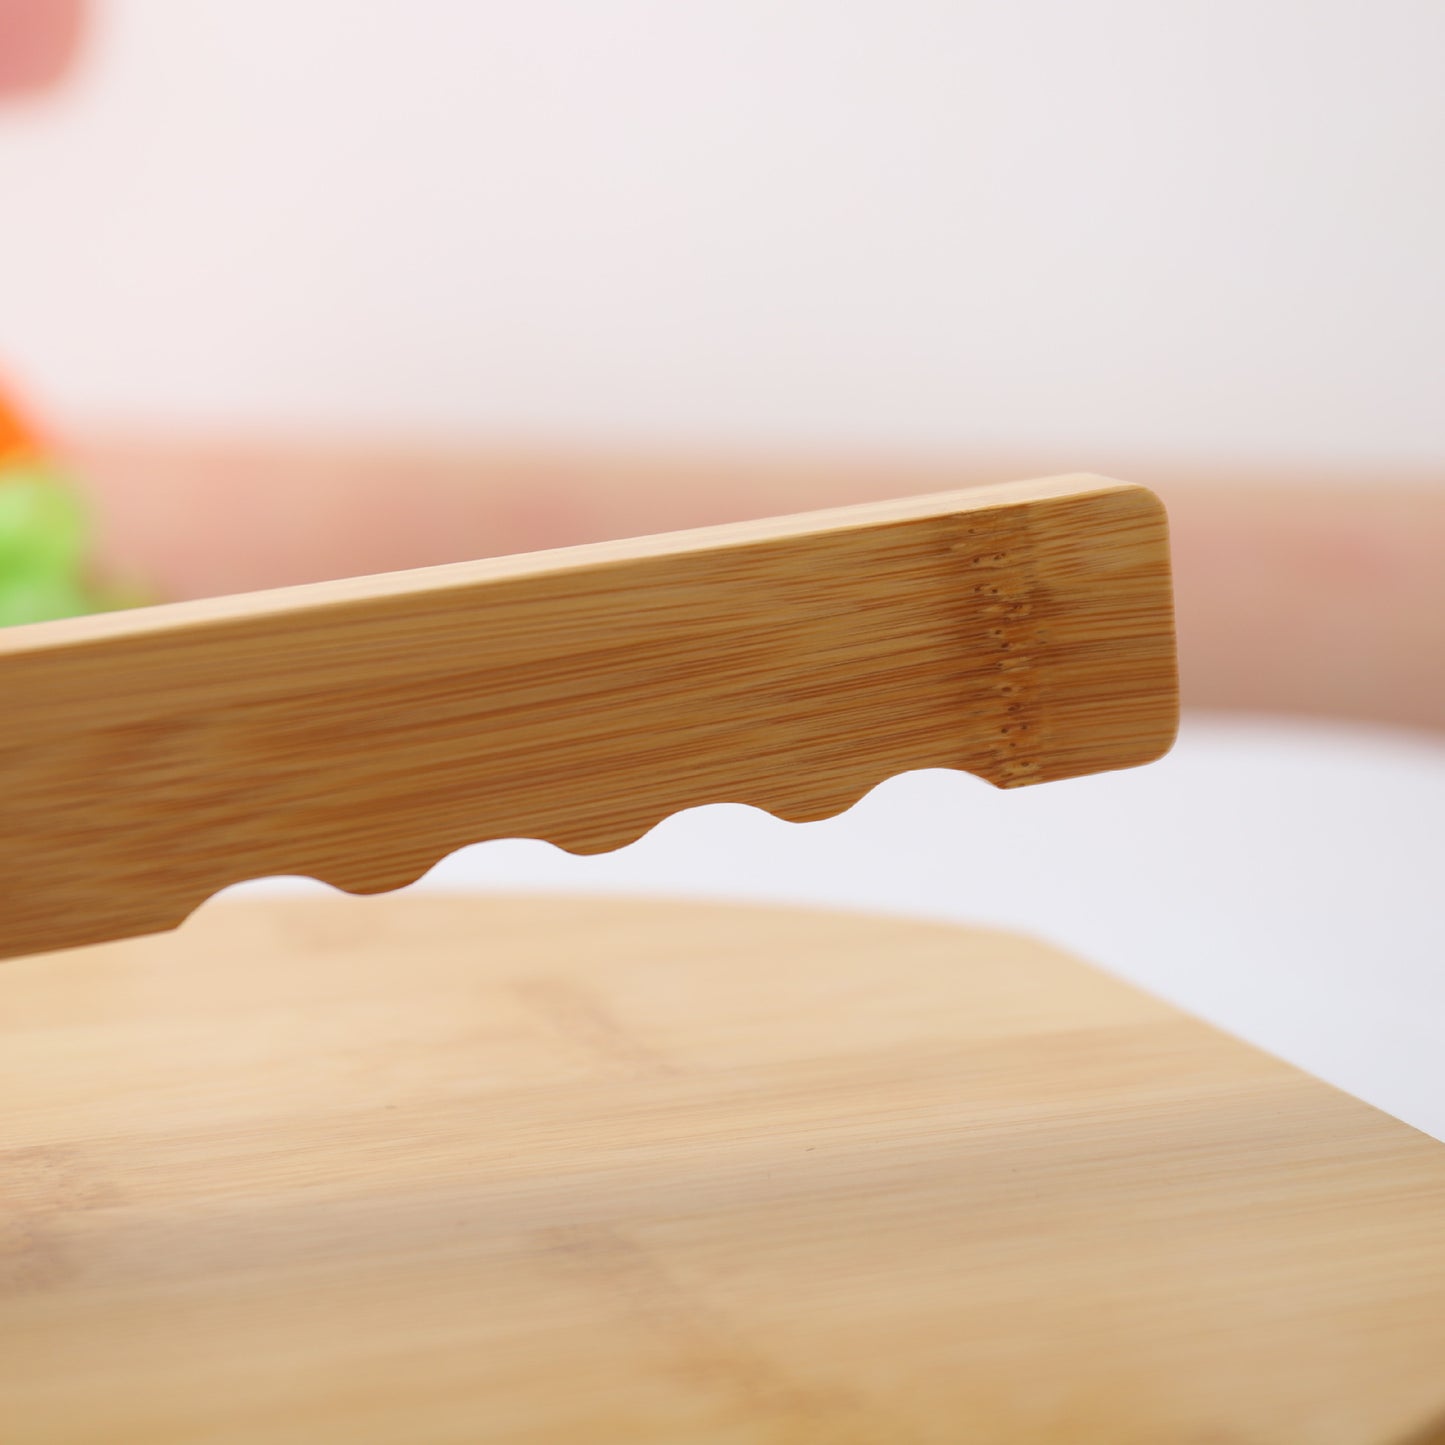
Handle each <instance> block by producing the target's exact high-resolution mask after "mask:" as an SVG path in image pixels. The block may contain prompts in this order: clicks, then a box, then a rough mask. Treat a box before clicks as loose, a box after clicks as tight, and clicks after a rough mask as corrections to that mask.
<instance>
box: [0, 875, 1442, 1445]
mask: <svg viewBox="0 0 1445 1445" xmlns="http://www.w3.org/2000/svg"><path fill="white" fill-rule="evenodd" d="M1121 906H1127V900H1126V899H1123V898H1121ZM0 1019H3V1023H4V1038H5V1047H4V1049H3V1051H0V1120H3V1145H0V1171H3V1172H0V1181H3V1182H0V1189H3V1199H4V1206H3V1210H0V1439H3V1440H4V1441H5V1445H42V1442H43V1445H92V1442H93V1445H182V1442H185V1445H194V1442H212V1445H239V1442H255V1441H265V1442H267V1445H317V1442H345V1445H443V1442H446V1445H481V1442H492V1441H496V1442H509V1445H510V1442H526V1445H683V1442H699V1445H700V1442H708V1445H723V1442H727V1445H801V1442H816V1445H865V1442H866V1445H923V1442H936V1445H956V1442H973V1441H977V1442H983V1445H994V1442H1000V1445H1012V1442H1037V1445H1043V1442H1049V1445H1093V1442H1097V1445H1161V1442H1176V1441H1178V1442H1191V1445H1206V1442H1207V1445H1367V1442H1368V1445H1385V1442H1403V1441H1404V1440H1406V1439H1419V1440H1425V1439H1429V1438H1433V1437H1432V1436H1430V1434H1429V1433H1428V1427H1429V1421H1430V1419H1431V1417H1432V1415H1434V1414H1435V1413H1436V1412H1439V1411H1442V1410H1445V1149H1442V1148H1441V1146H1440V1145H1438V1144H1436V1143H1434V1142H1433V1141H1431V1140H1429V1139H1427V1138H1425V1137H1424V1136H1422V1135H1420V1134H1417V1133H1415V1132H1414V1131H1412V1130H1410V1129H1408V1128H1406V1127H1405V1126H1403V1125H1401V1124H1399V1123H1396V1122H1394V1121H1392V1120H1390V1119H1389V1118H1386V1117H1385V1116H1383V1115H1381V1114H1379V1113H1377V1112H1375V1111H1374V1110H1372V1109H1369V1108H1367V1107H1366V1106H1364V1105H1362V1104H1360V1103H1358V1102H1356V1101H1354V1100H1352V1099H1350V1098H1348V1097H1346V1096H1344V1095H1342V1094H1339V1093H1337V1092H1335V1091H1333V1090H1331V1089H1329V1088H1327V1087H1325V1086H1324V1085H1322V1084H1320V1083H1318V1082H1316V1081H1314V1080H1312V1079H1310V1078H1308V1077H1306V1076H1305V1075H1303V1074H1301V1073H1299V1072H1297V1071H1295V1070H1294V1069H1291V1068H1289V1067H1287V1066H1286V1065H1284V1064H1281V1063H1278V1062H1276V1061H1274V1060H1272V1059H1270V1058H1268V1057H1266V1056H1264V1055H1263V1054H1260V1053H1257V1052H1255V1051H1253V1050H1252V1049H1249V1048H1247V1047H1245V1046H1244V1045H1242V1044H1239V1043H1236V1042H1234V1041H1232V1040H1230V1039H1228V1038H1226V1037H1224V1036H1223V1035H1221V1034H1219V1033H1216V1032H1214V1031H1213V1030H1211V1029H1209V1028H1208V1027H1206V1026H1204V1025H1203V1024H1200V1023H1197V1022H1194V1021H1192V1020H1190V1019H1188V1018H1186V1017H1184V1016H1182V1015H1180V1014H1178V1013H1176V1012H1174V1011H1173V1010H1171V1009H1170V1008H1168V1007H1166V1006H1165V1005H1163V1004H1161V1003H1158V1002H1156V1001H1154V1000H1151V999H1149V998H1147V997H1145V996H1143V995H1141V994H1138V993H1136V992H1134V991H1133V990H1131V989H1129V988H1126V987H1125V986H1123V985H1121V984H1119V983H1117V982H1114V981H1112V980H1110V979H1108V978H1106V977H1104V976H1102V975H1100V974H1098V973H1096V972H1094V971H1092V970H1090V969H1088V968H1086V967H1085V966H1083V965H1081V964H1079V963H1076V962H1074V961H1072V960H1070V959H1068V958H1067V957H1064V956H1062V955H1060V954H1058V953H1055V952H1054V951H1052V950H1050V949H1048V948H1045V947H1043V946H1041V945H1039V944H1036V943H1032V942H1028V941H1026V940H1021V939H1018V938H1012V937H1007V936H1002V935H998V934H991V933H981V932H969V931H964V930H960V929H956V928H951V927H944V926H932V925H924V924H917V923H901V922H892V921H887V920H877V919H868V918H858V917H844V916H835V915H828V914H821V913H818V914H810V913H802V912H788V911H781V910H778V911H771V910H749V909H734V908H726V907H720V906H707V907H703V906H695V907H692V906H686V905H682V904H662V903H643V902H620V901H613V902H603V901H585V900H565V899H563V900H558V899H550V898H539V899H528V900H523V899H493V900H482V899H471V900H450V899H437V898H416V897H403V898H388V899H378V900H354V899H352V900H338V899H320V900H312V899H303V900H288V901H277V902H271V903H265V904H262V903H241V902H235V901H227V900H222V901H220V902H219V903H217V904H215V905H213V906H211V907H208V908H206V909H203V910H202V911H201V913H200V914H199V915H198V916H197V917H195V918H194V919H192V920H191V921H190V922H189V923H188V924H187V925H186V926H185V927H184V928H182V929H181V930H180V931H179V932H177V933H174V934H170V935H164V936H160V937H156V938H150V939H143V940H132V941H128V942H123V943H118V944H112V945H106V946H102V947H96V948H88V949H83V950H78V951H74V952H68V953H56V954H50V955H47V956H44V957H34V958H26V959H20V960H18V961H15V962H12V963H10V964H7V965H6V966H5V967H4V968H3V969H0ZM1421 1430H1423V1431H1426V1433H1424V1434H1416V1433H1415V1432H1417V1431H1421Z"/></svg>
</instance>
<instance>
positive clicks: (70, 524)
mask: <svg viewBox="0 0 1445 1445" xmlns="http://www.w3.org/2000/svg"><path fill="white" fill-rule="evenodd" d="M88 545H89V528H88V527H87V525H86V516H85V507H84V504H83V503H82V501H81V498H80V495H79V493H78V492H77V491H76V489H75V488H74V487H73V486H72V485H71V483H70V482H69V480H68V479H67V478H66V477H65V476H63V475H62V474H61V473H59V472H57V471H56V470H54V469H53V468H51V467H49V466H47V465H46V464H45V463H44V462H42V461H38V460H35V459H32V458H25V459H23V460H21V459H14V460H11V461H8V462H6V463H3V464H0V627H14V626H16V625H18V624H20V623H23V622H49V621H53V620H54V619H55V618H58V617H79V616H83V615H84V614H85V613H88V612H104V611H108V610H109V609H110V608H111V607H112V606H113V605H115V604H114V602H113V601H111V600H108V599H107V598H106V596H105V594H104V593H103V592H101V591H99V590H97V589H96V588H95V587H94V586H93V585H92V584H91V582H90V580H89V578H88V577H87V575H86V566H85V564H86V554H87V551H88Z"/></svg>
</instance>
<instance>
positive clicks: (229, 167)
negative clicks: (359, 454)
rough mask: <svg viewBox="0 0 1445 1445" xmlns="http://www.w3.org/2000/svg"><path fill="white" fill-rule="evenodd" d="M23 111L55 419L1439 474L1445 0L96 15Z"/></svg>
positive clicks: (440, 6)
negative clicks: (997, 449) (80, 50)
mask: <svg viewBox="0 0 1445 1445" xmlns="http://www.w3.org/2000/svg"><path fill="white" fill-rule="evenodd" d="M96 9H97V11H98V21H99V23H98V25H97V27H96V31H95V34H94V35H93V36H92V43H91V45H90V46H89V49H88V52H87V54H86V56H85V57H84V62H83V64H82V67H81V69H80V71H79V73H78V74H77V75H76V77H75V78H74V81H73V83H72V84H71V85H70V86H68V87H67V88H66V89H65V90H64V91H63V92H61V93H59V94H58V95H56V96H55V97H54V98H52V99H48V100H44V101H41V102H38V103H31V104H26V105H11V106H9V107H6V108H4V109H0V365H3V364H4V363H5V362H6V360H7V359H8V363H9V365H10V367H11V368H12V369H13V370H14V372H15V373H16V374H17V375H19V376H21V377H22V378H24V379H25V380H26V381H27V382H28V383H30V384H32V385H33V386H34V387H35V388H36V389H37V390H38V391H39V392H40V393H41V400H42V401H44V402H46V403H47V404H48V405H49V407H50V408H51V410H52V412H56V411H58V412H59V413H60V414H63V415H65V416H71V415H80V414H84V415H86V416H96V415H103V416H107V417H120V418H122V419H134V418H136V417H142V418H146V417H150V418H158V419H163V420H164V419H181V420H186V421H191V422H214V423H218V424H224V423H256V424H264V425H267V426H280V425H286V426H288V427H298V428H308V427H316V426H324V427H326V428H328V429H331V430H337V429H345V430H347V431H350V432H355V431H356V430H358V429H363V430H371V431H373V432H377V433H383V432H384V433H388V434H390V433H398V432H400V433H408V434H411V433H415V434H422V435H425V436H428V437H431V436H437V435H443V436H459V437H469V436H482V437H490V436H494V435H496V434H497V433H498V432H499V431H504V432H511V433H524V434H533V433H541V434H544V435H545V436H546V437H548V438H552V437H554V436H556V435H557V434H558V433H559V432H568V431H571V432H576V433H578V434H580V435H588V436H597V435H611V434H613V433H616V434H621V435H625V436H627V437H629V438H631V437H637V436H639V435H650V434H661V433H669V434H685V435H687V436H697V437H712V436H718V437H726V438H727V439H729V440H732V439H736V438H748V439H758V440H764V441H774V440H779V439H783V440H792V439H797V440H800V441H811V440H814V439H817V438H823V439H827V440H830V441H836V440H839V439H866V440H871V441H876V442H880V443H887V444H898V445H910V446H913V445H918V446H929V445H933V446H947V447H977V446H994V445H997V446H1001V447H1005V448H1009V449H1012V450H1019V449H1023V450H1031V451H1034V452H1037V451H1040V450H1053V449H1057V448H1069V449H1071V450H1072V451H1073V453H1075V454H1077V455H1078V457H1079V466H1080V467H1085V466H1087V465H1088V464H1089V456H1090V453H1091V450H1092V449H1096V448H1097V449H1101V450H1103V449H1109V450H1116V451H1117V450H1119V449H1121V448H1122V449H1127V450H1129V451H1131V452H1138V453H1143V454H1146V455H1151V454H1173V455H1180V456H1183V457H1185V458H1191V459H1192V458H1196V457H1213V456H1220V457H1227V456H1236V455H1238V456H1245V457H1248V458H1251V459H1253V460H1260V459H1267V458H1270V457H1273V456H1279V457H1282V458H1286V459H1298V458H1303V459H1306V460H1320V461H1328V462H1330V463H1332V464H1335V465H1339V464H1351V463H1363V464H1365V465H1364V467H1363V468H1362V469H1363V470H1364V471H1366V472H1368V470H1369V465H1370V464H1374V463H1381V462H1402V463H1426V464H1428V463H1436V464H1438V462H1439V460H1440V458H1441V456H1442V455H1445V406H1442V405H1441V390H1442V386H1441V382H1442V373H1445V365H1442V363H1445V356H1442V338H1445V283H1442V274H1445V267H1442V265H1441V257H1442V256H1445V196H1442V187H1445V163H1442V156H1445V81H1442V75H1445V5H1442V4H1441V3H1439V0H1169V3H1163V4H1161V3H1158V0H520V3H519V0H100V3H99V4H98V5H97V6H96Z"/></svg>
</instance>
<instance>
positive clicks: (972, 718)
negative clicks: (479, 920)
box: [0, 477, 1178, 957]
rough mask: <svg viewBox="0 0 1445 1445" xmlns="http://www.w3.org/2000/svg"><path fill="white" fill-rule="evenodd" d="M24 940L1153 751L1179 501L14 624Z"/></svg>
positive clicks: (1059, 493) (9, 736)
mask: <svg viewBox="0 0 1445 1445" xmlns="http://www.w3.org/2000/svg"><path fill="white" fill-rule="evenodd" d="M0 695H3V698H4V712H5V728H4V735H3V741H0V877H3V878H4V880H5V887H6V889H7V895H6V900H5V906H4V908H3V909H0V957H5V956H13V955H17V954H23V953H27V952H32V951H39V950H41V949H47V948H58V947H62V946H69V945H75V944H81V943H90V942H96V941H100V940H103V939H110V938H119V937H125V936H129V935H133V934H138V933H145V932H151V931H155V930H158V929H164V928H167V927H172V926H174V925H175V924H176V923H178V922H179V921H180V920H181V919H182V918H183V917H185V915H186V914H187V913H188V912H189V911H190V910H191V909H193V908H194V907H195V906H196V905H197V904H198V903H200V902H201V901H202V900H203V899H204V898H206V897H207V896H209V895H210V894H211V893H213V892H215V891H216V890H218V889H220V888H222V887H224V886H225V885H227V884H229V883H233V882H236V881H238V880H240V879H243V878H248V877H255V876H258V875H262V874H276V873H283V874H309V875H313V876H315V877H318V878H321V879H324V880H325V881H327V882H330V883H334V884H336V885H338V886H339V887H342V888H346V889H348V890H351V891H355V892H375V891H378V890H382V889H388V888H394V887H397V886H399V885H401V884H403V883H406V882H409V881H410V880H411V879H413V878H415V877H417V876H418V875H419V874H421V873H423V872H425V871H426V869H427V868H429V867H430V866H431V865H432V864H434V863H435V862H436V861H437V860H438V859H439V858H441V857H442V856H444V855H445V854H447V853H449V852H451V851H452V850H453V849H455V848H457V847H459V846H460V845H462V844H465V843H471V842H476V841H479V840H481V839H484V838H492V837H512V836H524V837H541V838H546V839H548V840H550V841H551V842H554V843H557V844H559V845H560V846H563V847H566V848H570V849H573V850H575V851H579V852H593V851H599V850H603V849H608V848H613V847H616V846H618V845H619V844H622V843H626V842H629V841H631V840H632V839H633V838H636V837H637V836H639V835H640V834H641V833H643V832H645V831H646V830H647V829H648V828H650V827H652V826H653V825H655V824H656V823H658V822H659V821H660V820H661V819H662V818H664V817H665V816H666V815H667V814H669V813H671V812H674V811H676V810H677V809H679V808H683V807H688V806H692V805H696V804H701V803H708V802H717V801H735V802H746V803H753V804H756V805H758V806H760V807H765V808H767V809H769V810H770V811H772V812H774V813H776V814H779V815H780V816H783V817H788V818H797V819H804V818H818V817H822V816H825V815H828V814H831V813H835V812H838V811H839V810H841V809H843V808H845V807H847V806H849V805H850V804H852V803H853V802H855V801H856V800H857V799H858V798H859V797H860V796H861V795H862V794H863V793H864V792H866V791H867V790H868V789H869V788H871V787H873V786H874V785H875V784H877V783H879V782H881V781H882V780H883V779H885V778H887V777H889V776H891V775H893V774H895V773H898V772H902V771H905V770H907V769H911V768H921V767H953V768H961V769H965V770H967V771H969V772H974V773H977V774H979V775H980V776H982V777H985V778H987V779H989V780H990V781H991V782H994V783H997V784H999V785H1001V786H1013V785H1017V784H1022V783H1033V782H1044V781H1048V780H1049V779H1053V778H1062V777H1069V776H1073V775H1076V774H1080V773H1089V772H1097V771H1100V770H1103V769H1108V768H1118V767H1127V766H1130V765H1133V764H1137V763H1143V762H1147V761H1150V760H1151V759H1153V758H1155V757H1157V756H1159V754H1160V753H1162V752H1163V751H1165V749H1167V747H1168V746H1169V744H1170V742H1171V741H1172V739H1173V736H1174V731H1175V726H1176V721H1177V711H1178V700H1177V679H1176V668H1175V657H1174V636H1173V617H1172V604H1171V596H1170V582H1169V565H1168V544H1167V539H1166V534H1165V519H1164V513H1163V509H1162V507H1161V506H1160V504H1159V502H1158V500H1157V498H1155V497H1154V496H1153V494H1152V493H1150V492H1147V491H1145V490H1143V489H1142V488H1138V487H1130V486H1126V485H1123V484H1121V483H1115V482H1109V481H1107V480H1104V479H1102V478H1097V477H1065V478H1053V479H1050V480H1046V481H1041V482H1025V483H1016V484H1013V485H1009V486H1002V487H997V488H986V489H980V490H978V491H972V492H959V493H953V494H950V495H945V496H934V497H925V498H921V499H916V500H912V501H903V502H889V503H878V504H871V505H864V506H858V507H853V508H844V509H840V510H838V511H834V512H820V513H812V514H808V515H806V516H802V517H795V518H785V519H782V520H778V521H771V522H761V523H746V524H738V525H735V526H727V527H718V528H712V529H708V530H704V531H700V532H691V533H679V534H674V535H672V536H667V537H658V538H645V539H642V540H641V541H637V542H628V543H612V544H601V545H598V546H593V547H584V548H576V549H572V550H569V551H563V552H553V553H538V554H534V555H532V556H525V557H513V558H503V559H499V560H494V561H489V562H479V563H473V564H460V565H457V566H454V567H441V568H436V569H431V570H426V571H421V572H416V573H398V574H393V575H391V576H383V577H371V578H363V579H358V580H355V581H350V582H336V583H326V584H318V585H316V586H313V587H301V588H295V589H285V590H281V591H276V592H270V593H257V594H254V595H252V596H249V597H233V598H225V599H221V600H218V601H212V602H195V603H187V604H178V605H175V606H171V607H163V608H153V609H145V610H141V611H138V612H134V613H124V614H112V615H109V616H105V617H98V618H85V619H79V620H76V621H70V622H57V623H47V624H43V625H41V626H38V627H33V628H27V629H19V628H17V629H13V630H11V631H8V632H6V633H0Z"/></svg>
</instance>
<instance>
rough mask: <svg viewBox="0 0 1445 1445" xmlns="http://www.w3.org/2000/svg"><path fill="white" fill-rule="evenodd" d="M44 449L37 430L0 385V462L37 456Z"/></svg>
mask: <svg viewBox="0 0 1445 1445" xmlns="http://www.w3.org/2000/svg"><path fill="white" fill-rule="evenodd" d="M44 450H45V448H44V446H43V445H42V443H41V440H40V434H39V432H37V431H36V429H35V428H34V427H33V426H32V425H31V424H30V420H29V418H28V417H26V416H25V415H24V414H23V413H22V412H21V411H20V409H19V407H18V406H17V405H16V403H15V401H14V399H13V397H12V396H11V395H10V394H9V393H8V392H7V391H6V389H5V388H4V386H0V463H4V462H7V461H11V460H13V459H14V458H16V457H22V456H23V457H35V456H39V455H41V454H42V453H43V451H44Z"/></svg>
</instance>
